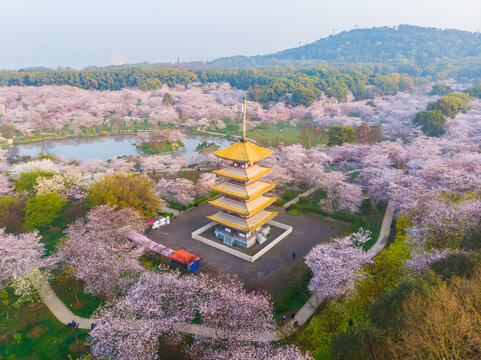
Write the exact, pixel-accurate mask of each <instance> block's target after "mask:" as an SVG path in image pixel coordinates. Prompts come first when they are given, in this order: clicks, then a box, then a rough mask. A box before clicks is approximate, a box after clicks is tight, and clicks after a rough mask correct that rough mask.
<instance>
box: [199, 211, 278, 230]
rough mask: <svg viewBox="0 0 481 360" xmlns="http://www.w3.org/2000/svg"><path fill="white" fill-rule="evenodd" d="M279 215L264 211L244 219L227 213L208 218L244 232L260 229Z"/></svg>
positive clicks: (219, 213)
mask: <svg viewBox="0 0 481 360" xmlns="http://www.w3.org/2000/svg"><path fill="white" fill-rule="evenodd" d="M276 215H277V212H271V211H265V210H262V211H261V212H259V213H258V214H256V215H254V216H252V217H250V218H248V219H242V218H239V217H237V216H233V215H229V214H226V213H225V212H222V211H221V212H218V213H217V214H214V215H211V216H207V218H209V219H210V220H212V221H215V222H216V223H219V224H222V225H225V226H227V227H230V228H233V229H237V230H242V231H253V230H257V229H258V228H260V227H261V226H262V225H264V224H265V223H266V222H268V221H269V220H271V219H272V218H273V217H274V216H276Z"/></svg>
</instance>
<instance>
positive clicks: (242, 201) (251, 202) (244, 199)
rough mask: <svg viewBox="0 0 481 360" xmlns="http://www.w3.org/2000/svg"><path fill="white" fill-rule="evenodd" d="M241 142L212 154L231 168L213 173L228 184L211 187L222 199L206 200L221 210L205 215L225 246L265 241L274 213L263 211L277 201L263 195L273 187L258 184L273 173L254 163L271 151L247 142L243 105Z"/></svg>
mask: <svg viewBox="0 0 481 360" xmlns="http://www.w3.org/2000/svg"><path fill="white" fill-rule="evenodd" d="M242 110H243V131H242V139H241V140H240V141H239V142H237V143H236V144H234V145H232V146H229V147H228V148H225V149H222V150H219V151H216V152H215V153H214V155H216V156H218V157H220V158H222V159H225V160H229V161H231V164H230V166H228V167H226V168H224V169H221V170H216V171H214V173H216V174H218V175H221V176H224V177H226V178H227V181H225V182H223V183H222V184H219V185H216V186H212V189H213V190H214V191H217V192H219V193H221V194H222V196H221V197H219V198H217V199H215V200H212V201H209V203H210V204H212V205H214V206H216V207H218V208H220V209H222V210H221V211H219V212H218V213H216V214H214V215H211V216H207V218H209V219H210V220H213V221H214V222H216V223H217V225H216V226H215V229H214V234H215V236H216V237H217V238H220V239H221V240H223V242H224V244H227V245H233V244H237V245H239V246H242V247H245V248H248V247H251V246H252V245H253V244H254V243H255V242H256V241H257V242H258V243H261V244H262V243H263V242H264V241H266V238H267V235H268V233H269V231H270V227H269V225H268V224H267V222H268V221H269V220H271V219H272V218H274V216H276V215H277V212H271V211H266V210H265V208H266V207H268V206H269V205H271V204H272V203H273V202H274V201H275V200H276V198H273V197H268V196H264V194H265V193H266V192H268V191H269V190H272V189H273V188H274V187H275V184H271V183H267V182H264V181H261V178H262V177H264V176H265V175H267V174H268V173H270V172H271V171H272V169H270V168H264V167H261V166H259V165H257V164H256V162H257V161H259V160H262V159H264V158H266V157H268V156H269V155H270V154H271V153H272V150H269V149H265V148H262V147H260V146H258V145H256V144H253V143H251V142H249V141H247V139H246V109H245V99H244V103H243V108H242Z"/></svg>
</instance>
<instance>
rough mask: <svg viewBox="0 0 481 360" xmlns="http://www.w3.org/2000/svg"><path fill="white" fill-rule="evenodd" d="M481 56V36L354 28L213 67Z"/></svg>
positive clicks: (427, 60)
mask: <svg viewBox="0 0 481 360" xmlns="http://www.w3.org/2000/svg"><path fill="white" fill-rule="evenodd" d="M475 56H481V35H480V34H477V33H471V32H468V31H461V30H440V29H435V28H427V27H420V26H412V25H400V26H397V27H394V28H391V27H379V28H371V29H355V30H350V31H343V32H341V33H339V34H335V35H331V36H329V37H326V38H322V39H319V40H317V41H316V42H313V43H311V44H307V45H304V46H300V47H297V48H292V49H288V50H283V51H280V52H277V53H275V54H269V55H262V56H251V57H247V56H233V57H225V58H219V59H216V60H214V61H211V62H209V63H208V65H209V66H210V67H219V68H223V67H253V66H262V65H280V64H282V63H283V62H288V61H302V60H307V61H309V60H312V61H326V62H361V63H384V64H395V65H398V64H403V63H404V64H412V65H416V66H424V65H427V64H431V63H434V62H437V61H440V60H446V59H457V60H459V59H463V58H467V57H475Z"/></svg>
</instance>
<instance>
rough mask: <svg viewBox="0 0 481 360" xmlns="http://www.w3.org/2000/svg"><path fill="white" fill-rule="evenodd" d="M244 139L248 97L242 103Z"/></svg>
mask: <svg viewBox="0 0 481 360" xmlns="http://www.w3.org/2000/svg"><path fill="white" fill-rule="evenodd" d="M242 141H246V98H245V97H244V102H243V103H242Z"/></svg>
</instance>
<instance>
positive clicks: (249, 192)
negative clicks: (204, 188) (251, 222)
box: [210, 181, 276, 200]
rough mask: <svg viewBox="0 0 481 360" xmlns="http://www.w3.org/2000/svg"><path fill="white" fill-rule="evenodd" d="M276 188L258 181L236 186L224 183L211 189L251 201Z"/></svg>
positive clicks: (273, 185)
mask: <svg viewBox="0 0 481 360" xmlns="http://www.w3.org/2000/svg"><path fill="white" fill-rule="evenodd" d="M275 186H276V184H270V183H265V182H263V181H256V182H255V183H252V184H247V185H236V184H232V183H229V182H223V183H222V184H219V185H215V186H211V187H210V188H211V189H212V190H214V191H217V192H220V193H222V194H227V195H231V196H235V197H238V198H241V199H246V200H249V199H254V198H256V197H258V196H260V195H262V194H264V193H266V192H268V191H269V190H271V189H273V188H274V187H275Z"/></svg>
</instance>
